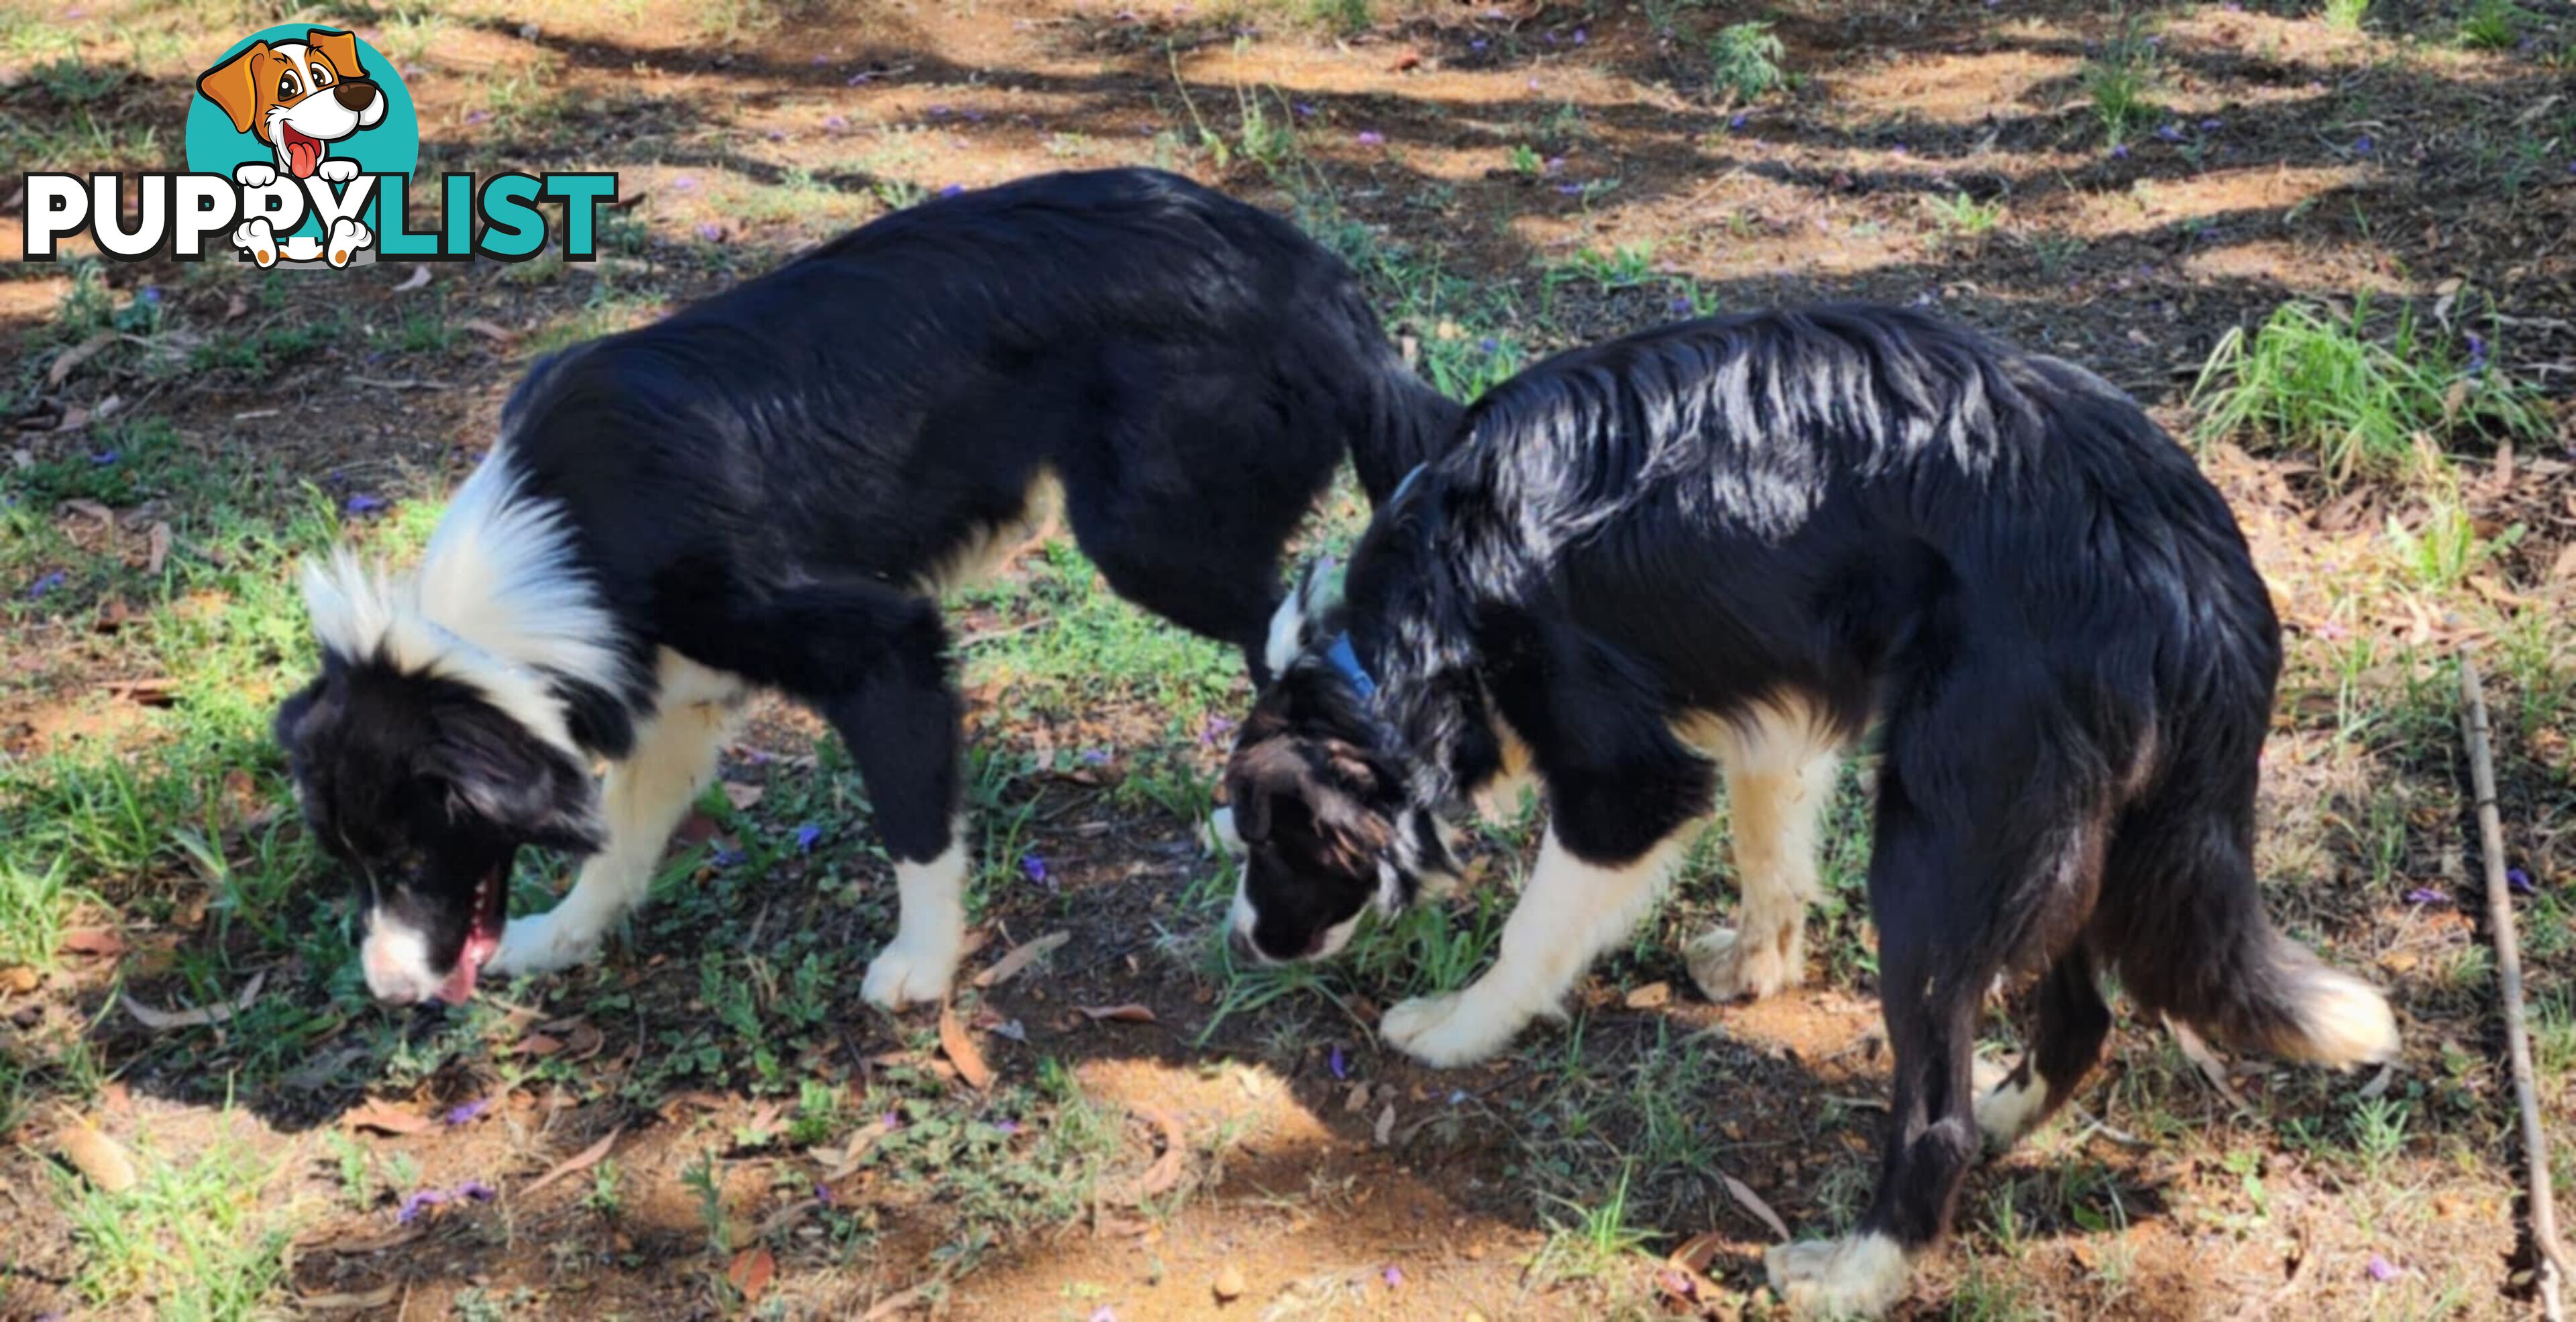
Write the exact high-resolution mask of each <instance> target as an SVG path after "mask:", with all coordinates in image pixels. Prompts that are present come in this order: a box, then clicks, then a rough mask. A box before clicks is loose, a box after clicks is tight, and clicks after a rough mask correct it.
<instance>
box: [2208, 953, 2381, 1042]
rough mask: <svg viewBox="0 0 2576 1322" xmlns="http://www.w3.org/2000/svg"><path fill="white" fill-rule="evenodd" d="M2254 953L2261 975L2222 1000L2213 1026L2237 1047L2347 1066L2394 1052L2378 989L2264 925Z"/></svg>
mask: <svg viewBox="0 0 2576 1322" xmlns="http://www.w3.org/2000/svg"><path fill="white" fill-rule="evenodd" d="M2256 939H2257V940H2259V941H2261V942H2263V943H2265V944H2266V945H2267V946H2268V949H2263V950H2260V951H2258V952H2255V953H2254V958H2255V959H2256V960H2258V961H2260V969H2261V974H2260V975H2259V976H2257V977H2256V978H2254V979H2252V980H2250V981H2249V982H2248V983H2247V984H2246V985H2245V986H2244V988H2243V989H2242V990H2241V991H2240V992H2239V993H2238V994H2237V995H2235V996H2232V997H2229V998H2227V999H2226V1000H2225V1001H2223V1002H2222V1004H2221V1006H2220V1007H2219V1008H2220V1015H2219V1018H2218V1020H2217V1022H2216V1023H2215V1024H2214V1025H2213V1026H2214V1027H2217V1028H2218V1029H2219V1030H2220V1032H2221V1033H2222V1034H2223V1035H2224V1036H2225V1037H2226V1038H2228V1039H2230V1040H2233V1041H2235V1042H2236V1043H2237V1044H2238V1045H2240V1046H2245V1047H2251V1048H2256V1049H2259V1050H2261V1051H2263V1052H2264V1053H2265V1054H2267V1055H2272V1056H2278V1057H2280V1058H2282V1059H2284V1060H2295V1061H2300V1062H2304V1063H2307V1064H2312V1065H2331V1066H2334V1067H2336V1068H2339V1069H2349V1068H2351V1067H2353V1066H2356V1065H2377V1064H2381V1063H2383V1062H2386V1061H2389V1060H2393V1059H2395V1058H2396V1056H2397V1050H2398V1042H2397V1015H2396V1012H2395V1011H2393V1010H2391V1009H2390V1008H2389V1006H2388V998H2387V997H2385V996H2383V995H2381V994H2380V993H2379V989H2377V988H2375V987H2373V986H2371V985H2370V984H2369V983H2366V982H2363V981H2362V980H2361V979H2359V978H2356V977H2354V976H2352V975H2351V974H2349V973H2345V972H2342V971H2340V970H2337V969H2332V968H2328V967H2327V966H2326V965H2325V964H2324V962H2322V961H2320V960H2319V959H2318V958H2317V957H2316V956H2315V955H2313V954H2311V953H2309V952H2308V951H2307V950H2305V949H2303V948H2301V947H2300V946H2298V945H2295V944H2293V943H2292V942H2291V941H2289V940H2288V939H2287V938H2285V937H2283V936H2282V935H2281V934H2280V933H2278V932H2275V931H2272V930H2271V928H2270V926H2269V925H2268V924H2266V925H2264V926H2263V928H2262V931H2261V933H2260V935H2259V936H2258V937H2257V938H2256Z"/></svg>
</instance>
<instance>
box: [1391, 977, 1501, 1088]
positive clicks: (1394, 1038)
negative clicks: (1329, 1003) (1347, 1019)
mask: <svg viewBox="0 0 2576 1322" xmlns="http://www.w3.org/2000/svg"><path fill="white" fill-rule="evenodd" d="M1527 1022H1529V1020H1528V1018H1527V1017H1526V1016H1521V1017H1510V1016H1502V1015H1496V1014H1494V1013H1492V1012H1491V1011H1489V1010H1487V1009H1486V1008H1485V1007H1484V1006H1483V1005H1482V1004H1480V1003H1477V1002H1474V1001H1471V1000H1470V999H1469V998H1468V997H1467V996H1466V994H1464V993H1462V992H1448V993H1445V994H1443V995H1439V996H1417V997H1414V998H1413V999H1412V1000H1409V1001H1398V1002H1396V1003H1395V1004H1394V1005H1391V1006H1388V1007H1387V1011H1386V1014H1385V1015H1384V1016H1383V1017H1381V1018H1380V1019H1379V1020H1378V1021H1377V1035H1378V1037H1379V1038H1380V1039H1381V1040H1382V1041H1384V1042H1385V1043H1386V1044H1387V1045H1388V1046H1391V1047H1394V1048H1396V1049H1397V1050H1399V1051H1402V1052H1403V1053H1404V1054H1406V1055H1408V1056H1411V1057H1413V1058H1414V1059H1415V1060H1418V1061H1421V1062H1422V1063H1423V1064H1425V1065H1429V1066H1431V1067H1433V1068H1434V1069H1450V1068H1453V1067H1455V1066H1459V1065H1473V1064H1475V1063H1476V1062H1477V1061H1480V1060H1484V1059H1487V1058H1489V1057H1491V1056H1493V1055H1494V1054H1495V1053H1497V1052H1499V1051H1501V1050H1502V1049H1503V1048H1505V1047H1507V1046H1510V1045H1511V1043H1512V1038H1513V1037H1514V1036H1515V1035H1517V1034H1518V1033H1519V1032H1520V1031H1521V1025H1522V1024H1525V1023H1527Z"/></svg>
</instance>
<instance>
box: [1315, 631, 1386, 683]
mask: <svg viewBox="0 0 2576 1322" xmlns="http://www.w3.org/2000/svg"><path fill="white" fill-rule="evenodd" d="M1324 659H1325V660H1327V661H1330V662H1332V663H1333V669H1335V670H1338V671H1340V672H1342V678H1344V679H1346V680H1349V681H1350V685H1351V687H1352V688H1353V689H1355V690H1357V691H1358V693H1359V695H1360V696H1361V697H1363V698H1374V697H1376V696H1377V681H1376V680H1374V679H1371V678H1369V672H1368V671H1367V670H1366V669H1364V668H1362V667H1361V665H1360V654H1359V653H1358V652H1356V651H1354V650H1352V648H1351V636H1350V635H1349V634H1346V633H1344V634H1336V635H1334V637H1333V644H1332V646H1330V647H1327V648H1325V649H1324Z"/></svg>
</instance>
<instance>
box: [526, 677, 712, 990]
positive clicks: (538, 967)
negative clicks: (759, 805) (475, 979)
mask: <svg viewBox="0 0 2576 1322" xmlns="http://www.w3.org/2000/svg"><path fill="white" fill-rule="evenodd" d="M733 718H734V710H733V709H732V708H731V707H730V706H728V705H725V704H721V703H708V704H692V705H685V706H680V707H677V708H675V709H672V710H668V711H664V712H662V713H661V714H660V715H658V716H656V717H655V718H654V719H653V721H652V722H651V723H650V724H648V725H646V726H645V727H644V729H643V730H641V731H640V732H638V734H637V737H636V740H635V751H634V752H633V753H632V754H631V755H630V756H628V757H627V759H626V760H625V761H623V762H617V763H613V764H611V765H610V766H609V768H608V782H607V784H606V786H605V787H604V788H603V790H602V792H601V795H600V799H601V805H600V806H601V811H602V812H603V813H604V814H605V815H606V816H607V819H608V843H607V844H606V845H604V846H602V847H601V848H600V851H599V852H598V853H596V854H593V855H591V856H590V857H589V858H588V859H585V860H583V862H582V865H581V876H580V878H579V879H578V880H576V881H574V882H573V886H572V892H571V893H570V894H568V895H566V896H564V898H563V902H562V903H560V904H558V905H556V906H555V907H554V908H553V909H551V910H549V911H547V912H545V913H541V914H535V915H532V916H530V917H526V918H513V919H511V920H510V925H509V927H508V928H506V929H504V930H503V932H502V934H501V948H500V950H499V951H497V952H495V953H494V954H493V956H492V961H491V963H490V964H489V965H487V966H486V967H487V968H488V969H489V970H490V971H491V972H493V973H497V974H503V975H511V974H529V973H546V972H551V971H553V970H555V969H562V968H570V967H571V966H573V965H575V964H580V963H584V962H587V961H588V960H589V959H590V957H591V956H592V955H595V954H597V953H598V952H599V943H600V941H601V940H602V939H603V938H604V937H606V936H607V934H608V929H609V928H610V927H612V926H614V925H615V924H616V923H617V921H618V920H619V919H621V918H623V917H625V916H626V915H627V914H628V913H629V912H631V911H632V910H633V909H634V908H635V907H636V906H637V905H639V904H642V903H643V902H644V897H645V895H646V893H647V892H648V891H650V890H651V888H652V885H653V869H654V866H655V865H656V864H658V863H660V862H661V859H662V850H663V847H664V846H665V845H667V844H669V843H670V839H671V831H672V829H673V828H674V827H677V826H678V825H679V824H680V818H681V817H682V816H684V815H685V814H686V813H687V812H688V810H689V804H690V802H691V801H692V800H694V799H696V798H697V796H698V791H699V790H701V789H704V788H706V784H707V780H708V778H709V777H711V776H713V775H714V774H715V769H716V754H717V752H718V751H719V750H720V749H722V748H723V747H724V741H725V738H726V736H727V734H728V733H729V732H730V731H731V730H732V729H733Z"/></svg>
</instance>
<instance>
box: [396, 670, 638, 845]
mask: <svg viewBox="0 0 2576 1322" xmlns="http://www.w3.org/2000/svg"><path fill="white" fill-rule="evenodd" d="M435 719H436V725H437V729H438V733H437V736H436V737H435V738H433V739H432V740H430V742H429V745H428V746H427V747H426V748H424V749H423V750H421V754H420V770H421V772H422V774H424V775H426V776H428V777H430V778H431V779H433V780H435V781H437V782H438V783H440V784H441V785H442V786H444V787H445V789H446V793H447V803H448V810H449V812H450V813H460V812H462V813H471V814H472V815H473V816H475V817H477V818H480V819H481V820H482V821H483V822H485V823H486V824H488V825H490V826H492V827H494V828H496V829H498V830H500V831H501V832H502V833H504V834H506V835H508V836H509V837H510V838H511V839H513V840H516V841H518V842H520V843H522V844H532V845H537V846H540V847H542V848H546V849H560V850H562V851H564V852H565V853H568V854H589V853H595V852H597V851H598V849H599V847H600V845H601V843H602V829H601V824H600V821H599V808H598V798H597V792H596V791H595V790H594V789H593V788H592V786H591V783H590V775H589V773H588V772H586V771H584V770H583V769H582V768H581V766H580V764H578V763H576V762H575V761H573V759H572V756H571V755H570V754H568V753H566V752H564V751H563V750H562V749H560V748H557V747H555V746H554V745H552V744H549V743H547V742H546V741H544V740H543V739H540V738H538V737H537V736H536V735H535V734H533V733H531V732H529V730H528V728H527V727H526V726H523V725H521V724H519V723H518V722H517V721H514V720H512V719H510V717H509V716H508V715H506V714H504V713H503V712H501V711H500V710H499V709H497V708H495V707H492V706H491V705H489V704H487V703H483V702H480V701H473V700H467V701H462V702H456V703H452V704H448V705H447V706H445V707H443V708H442V709H441V710H440V711H439V712H438V714H437V716H436V718H435Z"/></svg>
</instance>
